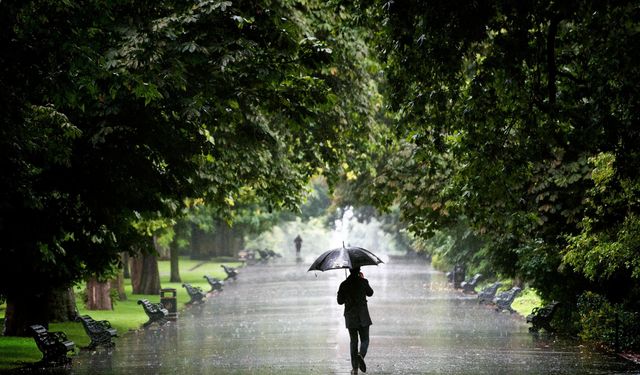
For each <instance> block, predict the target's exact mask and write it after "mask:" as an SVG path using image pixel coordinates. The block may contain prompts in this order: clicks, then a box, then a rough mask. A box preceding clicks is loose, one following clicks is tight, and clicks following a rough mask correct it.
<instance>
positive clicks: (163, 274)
mask: <svg viewBox="0 0 640 375" xmlns="http://www.w3.org/2000/svg"><path fill="white" fill-rule="evenodd" d="M221 264H226V265H229V266H231V267H240V266H241V263H238V262H226V261H225V262H221V261H215V260H214V261H211V262H202V261H195V260H191V259H188V258H181V259H180V277H181V279H182V282H180V283H170V282H169V275H170V265H169V261H159V262H158V266H159V269H160V282H161V286H162V288H174V289H176V291H177V301H178V311H180V310H182V309H184V307H185V303H186V302H188V301H189V299H190V298H189V295H188V294H187V291H186V290H185V288H184V287H182V284H183V283H189V284H191V285H193V286H196V287H200V288H202V290H203V291H205V292H207V291H208V290H209V289H210V286H209V283H208V282H207V280H206V279H205V278H204V275H208V276H211V277H214V278H218V279H221V280H223V279H224V278H225V277H226V274H225V272H224V270H223V269H222V267H220V265H221ZM127 281H128V280H127ZM82 288H84V286H83V285H78V286H77V287H76V290H81V289H82ZM125 291H126V293H127V300H126V301H116V302H115V305H114V309H113V310H110V311H95V310H94V311H90V310H87V309H86V308H85V307H84V304H83V303H82V301H81V300H80V299H79V297H78V296H77V301H76V302H77V307H78V312H79V313H80V315H85V314H86V315H90V316H91V317H92V318H93V319H94V320H108V321H109V322H111V325H112V327H113V328H116V329H117V330H118V334H119V335H120V336H122V335H123V334H126V332H128V331H131V330H136V329H139V328H140V327H141V325H142V324H143V323H145V322H146V321H147V320H148V318H147V315H146V314H145V313H144V311H143V310H142V306H140V305H138V303H137V301H138V300H139V299H143V298H146V299H148V300H149V301H151V302H160V296H159V295H139V294H137V295H132V294H131V285H130V284H129V285H126V286H125ZM4 312H5V306H4V305H0V326H2V324H3V323H4ZM49 331H62V332H65V333H66V334H67V337H68V338H69V339H70V340H72V341H73V342H74V343H75V344H76V348H79V347H84V346H87V345H88V344H89V342H90V339H89V337H88V336H87V334H86V333H85V331H84V329H83V328H82V324H80V323H75V322H67V323H51V324H50V325H49ZM114 341H115V342H116V345H117V342H118V338H115V340H114ZM41 358H42V354H41V353H40V351H39V350H38V348H37V347H36V344H35V341H34V340H33V338H30V337H4V336H0V370H6V369H11V368H16V367H20V366H21V365H22V364H24V363H32V362H37V361H38V360H40V359H41Z"/></svg>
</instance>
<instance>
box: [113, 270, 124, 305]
mask: <svg viewBox="0 0 640 375" xmlns="http://www.w3.org/2000/svg"><path fill="white" fill-rule="evenodd" d="M111 287H112V288H113V287H114V285H111ZM115 288H116V289H117V291H118V301H126V300H127V293H126V292H125V291H124V273H123V272H122V270H120V272H118V276H117V277H116V282H115Z"/></svg>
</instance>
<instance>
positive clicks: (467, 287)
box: [460, 273, 482, 293]
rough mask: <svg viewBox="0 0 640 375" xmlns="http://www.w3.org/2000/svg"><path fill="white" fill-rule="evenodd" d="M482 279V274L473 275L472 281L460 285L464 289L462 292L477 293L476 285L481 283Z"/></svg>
mask: <svg viewBox="0 0 640 375" xmlns="http://www.w3.org/2000/svg"><path fill="white" fill-rule="evenodd" d="M481 277H482V274H480V273H476V274H475V275H473V277H472V278H471V280H469V281H463V282H462V283H461V284H460V287H462V292H464V293H475V292H476V285H478V281H480V278H481Z"/></svg>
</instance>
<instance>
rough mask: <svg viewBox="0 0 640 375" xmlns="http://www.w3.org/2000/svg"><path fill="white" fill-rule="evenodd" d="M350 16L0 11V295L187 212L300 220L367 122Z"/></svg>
mask: <svg viewBox="0 0 640 375" xmlns="http://www.w3.org/2000/svg"><path fill="white" fill-rule="evenodd" d="M348 16H349V15H348V14H347V13H345V12H344V11H341V10H340V9H335V8H333V7H329V6H327V5H325V4H324V2H322V1H304V0H301V1H284V2H272V1H268V0H262V1H261V0H256V1H238V2H230V1H209V0H206V1H205V0H202V1H190V2H183V1H171V0H166V1H153V2H149V1H131V0H118V1H106V2H105V1H101V0H85V1H77V2H76V1H73V2H71V1H66V0H32V1H20V2H2V3H1V4H0V17H1V20H0V25H1V26H0V27H1V28H2V30H1V32H0V35H1V36H0V54H1V55H0V66H2V70H1V71H0V89H1V91H2V92H3V93H5V95H4V96H3V98H2V100H0V108H2V113H3V116H2V119H0V121H1V122H2V123H1V124H0V150H1V151H0V152H1V155H0V163H2V166H1V173H0V179H1V184H2V186H3V189H2V195H1V197H0V212H1V217H0V239H1V240H0V253H1V256H2V259H3V264H5V265H10V266H7V267H5V269H4V270H3V272H2V273H1V275H2V276H0V295H2V296H7V297H8V301H9V303H10V304H13V302H12V301H14V300H16V299H20V298H26V296H29V298H30V299H33V296H35V295H41V294H43V293H45V294H46V292H47V290H49V289H50V288H53V287H64V286H68V285H70V284H71V283H73V282H74V281H76V280H78V279H80V278H81V277H82V276H84V275H87V274H90V273H94V272H97V273H98V274H100V273H101V272H104V271H106V270H109V269H110V267H111V266H112V265H113V264H114V263H115V262H117V261H118V259H119V255H118V254H119V253H120V252H122V251H129V252H137V251H145V249H148V248H149V247H150V242H151V241H150V240H149V236H148V234H149V233H147V232H148V231H146V230H142V229H141V228H144V227H145V226H144V225H140V223H141V222H145V221H152V220H156V219H163V218H171V217H174V216H176V215H182V213H183V212H184V208H185V202H194V200H198V199H200V200H202V201H203V202H205V203H206V204H208V205H209V206H210V207H214V209H215V210H216V211H217V212H224V211H227V212H228V211H230V209H231V208H232V207H233V206H234V204H235V202H236V201H238V200H242V197H243V196H245V195H249V196H256V197H259V198H260V202H262V203H263V204H264V205H265V206H266V207H267V208H268V209H279V208H281V207H288V208H295V206H296V205H297V204H298V201H299V198H300V196H301V194H302V193H303V191H304V186H305V185H306V183H307V180H308V179H309V178H310V176H312V175H314V174H316V173H318V172H319V171H322V172H323V173H324V174H325V175H327V176H329V177H330V178H331V176H335V175H336V174H337V172H338V171H339V170H341V165H342V164H343V163H342V162H343V160H344V159H345V155H346V153H347V152H352V151H353V150H358V148H359V146H358V145H360V144H364V143H361V142H359V141H358V140H359V139H360V138H362V137H364V138H365V139H366V137H367V134H368V132H369V131H368V127H369V124H370V122H371V115H370V112H371V109H372V108H371V105H370V104H369V102H370V101H369V97H368V95H367V92H368V91H370V87H371V83H370V80H369V76H370V74H371V72H370V69H369V66H367V64H368V63H367V61H368V60H367V58H366V55H367V50H366V48H365V46H364V44H363V43H362V42H361V41H359V39H358V38H359V37H358V33H357V32H356V31H354V30H351V29H348V28H345V27H343V26H342V25H341V22H342V19H343V18H347V17H348ZM221 216H225V217H228V216H229V215H222V214H221ZM21 275H30V276H29V277H30V279H31V286H29V287H27V286H26V285H16V284H15V283H13V282H12V280H15V279H18V278H19V277H18V276H20V277H21ZM31 310H33V308H31Z"/></svg>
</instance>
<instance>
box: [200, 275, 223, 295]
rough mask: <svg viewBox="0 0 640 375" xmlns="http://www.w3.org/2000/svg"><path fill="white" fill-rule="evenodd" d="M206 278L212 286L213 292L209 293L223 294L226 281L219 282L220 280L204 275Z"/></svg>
mask: <svg viewBox="0 0 640 375" xmlns="http://www.w3.org/2000/svg"><path fill="white" fill-rule="evenodd" d="M204 278H205V279H207V282H208V283H209V285H211V290H210V291H209V292H208V293H211V292H222V287H223V286H224V281H222V280H218V279H216V278H213V277H209V276H207V275H204Z"/></svg>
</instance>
